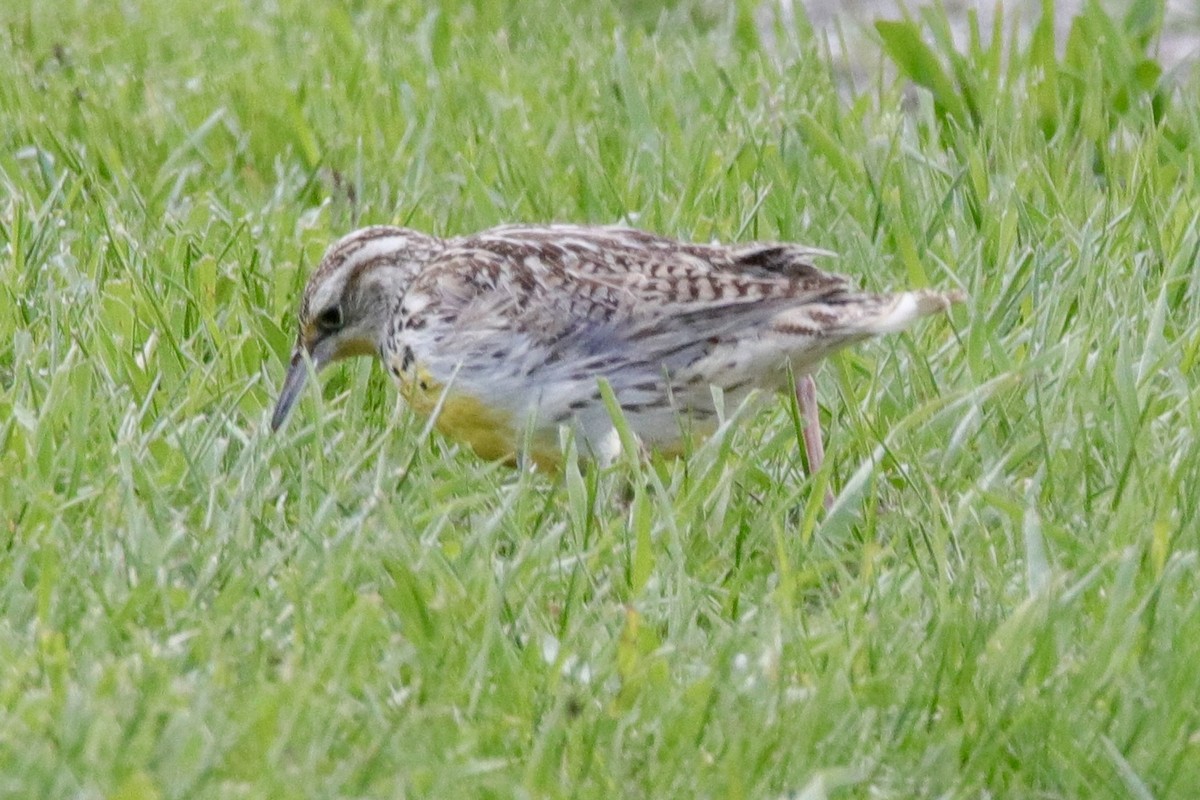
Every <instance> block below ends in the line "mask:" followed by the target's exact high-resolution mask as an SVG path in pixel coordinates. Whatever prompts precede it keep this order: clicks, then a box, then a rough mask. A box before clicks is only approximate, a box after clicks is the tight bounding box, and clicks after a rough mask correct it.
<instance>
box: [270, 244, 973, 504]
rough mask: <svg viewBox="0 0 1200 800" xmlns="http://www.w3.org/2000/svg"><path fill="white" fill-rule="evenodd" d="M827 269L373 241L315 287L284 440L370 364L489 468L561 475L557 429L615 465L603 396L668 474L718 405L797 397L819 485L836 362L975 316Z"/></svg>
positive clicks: (776, 258) (296, 353)
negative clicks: (328, 382) (307, 391)
mask: <svg viewBox="0 0 1200 800" xmlns="http://www.w3.org/2000/svg"><path fill="white" fill-rule="evenodd" d="M831 255H833V254H832V253H829V252H828V251H824V250H820V249H816V248H812V247H807V246H805V245H800V244H792V243H781V242H754V243H742V244H719V243H711V244H699V243H689V242H685V241H680V240H677V239H674V238H670V237H668V236H663V235H658V234H655V233H650V232H647V231H643V230H638V229H634V228H630V227H621V226H590V225H575V224H567V223H556V224H545V225H513V224H510V225H503V226H500V227H495V228H490V229H488V230H484V231H482V232H479V233H475V234H469V235H463V236H457V237H452V238H439V237H437V236H433V235H430V234H426V233H421V232H418V231H414V230H410V229H407V228H402V227H395V226H388V225H376V226H371V227H366V228H361V229H359V230H356V231H354V232H352V233H350V234H348V235H346V236H344V237H343V238H341V239H339V240H338V241H336V242H334V243H333V244H332V245H331V246H330V247H329V249H328V250H327V251H326V253H325V255H324V257H323V258H322V259H321V261H320V263H319V265H318V266H317V267H316V269H315V270H314V271H313V272H312V274H311V276H310V277H309V279H308V283H307V285H306V287H305V290H304V293H303V297H302V298H301V301H300V307H299V314H298V323H299V332H298V335H297V338H296V343H295V346H294V348H293V350H292V353H291V359H290V362H289V365H288V368H287V373H286V375H285V377H284V380H283V385H282V388H281V390H280V394H279V398H278V401H277V403H276V405H275V409H274V413H273V415H272V417H271V422H270V424H271V428H272V430H278V429H279V428H280V427H281V426H282V425H283V423H284V421H285V420H286V418H287V417H288V415H289V413H290V412H291V410H292V408H293V406H294V405H295V404H296V401H297V399H298V398H299V397H300V395H301V392H302V389H303V387H304V385H305V382H306V379H307V376H308V374H309V370H310V368H311V370H312V371H313V372H314V373H316V372H319V371H320V370H322V369H324V368H325V367H327V366H328V365H330V364H332V363H334V362H337V361H340V360H342V359H346V358H351V357H356V356H371V357H376V358H378V359H379V360H380V361H381V362H382V363H383V364H384V365H385V366H386V368H387V369H388V370H389V371H390V372H391V373H392V375H393V376H394V378H395V381H396V384H397V386H398V388H399V393H400V395H401V396H402V397H403V398H404V400H405V401H406V402H407V404H408V406H409V407H410V408H411V409H412V410H413V411H415V412H416V413H418V414H419V415H422V416H424V417H426V418H432V423H431V424H432V425H433V427H435V428H436V429H438V430H439V431H441V432H442V433H443V434H445V435H446V436H448V437H450V438H451V439H455V440H458V441H461V442H464V443H466V444H467V445H469V446H470V448H471V449H473V450H474V451H475V453H477V454H478V455H479V456H480V457H482V458H484V459H491V460H498V461H506V462H509V463H513V464H521V465H524V464H532V465H536V467H538V468H541V469H543V470H548V471H554V470H557V469H558V468H559V467H560V466H561V459H562V452H563V449H564V448H563V446H562V443H561V438H560V430H561V428H562V427H563V426H566V427H567V428H568V429H569V432H570V433H571V435H573V436H574V437H575V442H576V444H577V448H576V451H577V452H578V454H579V455H580V456H583V457H586V458H589V459H593V460H595V461H597V462H599V463H601V464H607V463H611V462H612V461H613V460H614V459H615V458H617V457H618V456H619V454H620V452H621V451H622V444H621V440H620V434H619V431H618V428H617V425H616V423H615V422H614V418H613V414H612V413H611V411H610V409H609V408H608V406H607V405H606V403H605V402H604V391H603V386H602V382H607V385H608V388H609V389H610V390H611V396H612V397H614V398H615V399H616V401H617V404H618V405H619V406H620V409H621V413H622V415H623V416H624V418H625V420H626V422H627V424H628V429H629V430H630V431H632V432H633V434H634V435H635V436H636V438H637V440H638V441H639V442H640V445H641V447H643V448H645V449H646V450H648V451H654V452H661V453H665V454H678V453H679V452H680V451H681V449H682V447H683V442H685V441H686V440H687V439H688V438H690V437H693V436H696V435H699V436H703V435H705V434H708V433H711V432H712V431H713V430H715V428H716V426H717V423H718V416H719V415H718V410H717V407H716V406H717V403H716V400H715V399H714V397H715V394H714V391H713V387H718V388H719V389H720V390H721V394H723V397H724V402H725V404H726V405H730V404H737V403H740V402H742V401H743V400H745V399H746V398H747V397H750V396H751V395H753V394H757V395H759V396H762V395H768V396H769V394H770V393H771V392H784V391H789V390H793V391H795V394H796V398H797V403H798V406H799V409H800V412H801V415H802V421H803V425H802V436H803V439H804V445H805V448H806V455H807V458H808V466H809V470H810V472H815V471H816V470H817V469H819V467H820V463H821V461H822V459H823V457H824V456H823V453H824V445H823V441H822V438H821V434H820V426H819V417H818V407H817V399H816V391H815V385H814V383H813V379H812V373H813V372H814V370H815V369H816V368H817V367H818V366H819V364H820V362H821V361H822V359H824V358H825V357H826V356H828V355H830V354H831V353H833V352H835V351H837V350H839V349H841V348H844V347H847V346H850V345H852V344H854V343H856V342H860V341H862V340H864V339H867V338H870V337H873V336H877V335H881V334H887V333H894V332H898V331H900V330H903V329H904V328H906V327H908V326H909V324H910V323H912V322H914V321H915V320H917V319H919V318H921V317H924V316H928V315H932V314H936V313H939V312H944V311H946V310H948V309H949V308H950V307H951V306H952V305H953V304H955V303H958V302H961V301H962V300H963V299H964V298H965V295H964V294H963V292H961V291H958V290H950V291H937V290H932V289H917V290H911V291H900V292H895V293H874V292H868V291H860V290H858V289H856V288H855V287H854V286H853V284H852V283H851V281H850V279H849V278H847V277H846V276H843V275H839V274H835V273H831V272H826V271H823V270H821V269H819V268H817V267H816V266H814V263H813V262H814V261H815V260H816V259H818V258H820V257H822V256H831ZM826 502H827V505H828V502H829V498H828V497H827V499H826Z"/></svg>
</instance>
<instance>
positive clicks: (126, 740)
mask: <svg viewBox="0 0 1200 800" xmlns="http://www.w3.org/2000/svg"><path fill="white" fill-rule="evenodd" d="M591 5H592V4H584V3H578V4H577V6H578V7H577V8H569V7H568V8H564V7H562V6H561V5H560V4H559V3H557V2H552V0H534V1H533V2H525V3H494V4H488V3H469V2H446V3H444V4H443V8H442V10H441V11H440V12H434V11H430V10H427V9H426V8H425V4H421V3H415V2H413V3H386V2H368V1H365V0H364V2H354V3H301V2H293V0H281V2H265V1H264V2H258V1H257V0H254V1H251V2H243V1H242V0H206V2H193V1H192V0H178V1H177V2H172V3H151V2H123V3H107V4H104V3H90V4H85V3H72V2H68V1H67V0H37V2H34V1H33V0H16V2H11V3H7V4H6V5H5V7H4V9H3V10H2V11H0V122H2V124H0V246H2V251H0V252H2V255H0V459H2V461H0V478H2V479H0V796H4V797H39V798H57V797H80V798H114V799H115V798H122V799H125V798H128V799H130V800H132V799H133V798H195V797H212V798H237V797H272V798H290V797H297V798H299V797H306V798H307V797H313V798H318V797H319V798H324V797H329V798H332V797H379V798H385V797H386V798H393V797H458V796H465V797H471V796H483V797H496V798H509V797H605V798H607V797H648V796H653V797H693V796H695V797H783V796H795V797H804V798H820V797H825V796H829V797H834V798H838V797H873V798H874V797H895V798H909V797H934V796H945V797H980V796H995V797H1063V798H1076V797H1131V796H1132V797H1191V796H1193V795H1194V791H1195V787H1196V786H1198V785H1200V670H1198V669H1197V668H1196V665H1197V664H1198V663H1200V635H1198V634H1200V586H1198V583H1200V578H1198V574H1200V564H1198V563H1197V562H1198V552H1200V536H1198V531H1200V518H1198V513H1197V512H1198V505H1200V491H1197V488H1196V487H1197V486H1200V447H1198V446H1197V430H1200V391H1198V390H1197V388H1198V387H1197V384H1198V382H1200V381H1198V373H1197V370H1198V366H1197V355H1198V353H1200V288H1198V287H1200V261H1198V256H1197V253H1198V251H1200V232H1198V217H1200V184H1198V172H1197V164H1196V161H1195V157H1194V153H1195V143H1196V142H1197V141H1200V112H1198V111H1197V108H1198V106H1197V102H1196V100H1197V96H1198V92H1200V83H1197V82H1196V81H1195V80H1192V79H1184V81H1183V82H1182V83H1181V84H1180V85H1178V86H1176V85H1173V84H1171V83H1169V82H1167V81H1164V80H1163V79H1162V78H1161V76H1160V75H1159V71H1158V69H1157V64H1156V63H1155V62H1154V61H1153V57H1152V56H1153V49H1152V42H1153V38H1154V31H1155V25H1156V24H1157V23H1156V22H1155V20H1154V18H1153V15H1152V14H1151V15H1150V16H1147V13H1146V11H1147V8H1150V9H1151V11H1152V10H1153V9H1152V4H1147V3H1138V4H1135V11H1136V12H1137V13H1131V15H1130V17H1129V19H1125V20H1121V19H1111V18H1109V17H1107V16H1105V15H1104V14H1103V13H1102V12H1101V11H1100V10H1099V8H1098V7H1096V6H1089V8H1088V10H1087V11H1086V12H1085V14H1084V15H1083V16H1081V18H1080V20H1079V21H1077V25H1076V26H1075V28H1074V29H1073V32H1072V37H1073V43H1072V44H1069V45H1066V46H1065V47H1063V46H1060V47H1059V48H1057V49H1056V48H1055V46H1054V42H1053V41H1052V39H1051V38H1049V37H1050V36H1051V29H1050V28H1048V27H1047V26H1045V25H1043V26H1040V27H1039V28H1038V29H1037V30H1036V31H1035V33H1034V35H1033V36H1032V38H1031V39H1030V37H1024V38H1022V37H1018V36H1016V35H1014V33H1013V31H1011V30H1010V29H1009V28H1008V27H1006V26H1005V25H1003V24H1002V25H1000V26H998V27H997V30H996V31H995V38H991V37H990V36H989V35H986V34H985V35H982V36H979V37H977V38H976V39H975V41H974V42H967V43H965V44H964V43H959V44H958V45H955V44H954V43H953V41H952V40H951V38H950V37H949V35H948V32H947V31H946V30H945V19H944V17H943V16H941V15H940V14H939V13H931V14H926V15H925V16H923V17H919V18H914V19H913V20H910V21H909V22H908V23H905V24H900V25H891V26H888V25H884V26H881V27H880V28H879V33H880V36H881V37H882V41H883V43H884V46H885V52H886V53H887V54H888V56H889V57H890V58H891V59H892V60H893V61H894V64H895V65H896V66H898V67H899V69H900V71H901V73H902V74H904V75H909V76H911V77H912V79H913V80H915V81H916V82H917V83H919V84H921V85H923V86H928V87H929V88H930V90H931V91H930V92H928V93H926V92H919V93H917V94H916V96H915V101H913V100H912V99H911V96H910V99H909V100H905V95H904V92H903V90H904V86H903V83H902V81H900V80H894V79H893V77H892V76H893V75H894V68H891V69H889V68H888V67H887V65H885V64H884V63H883V61H882V57H880V63H879V64H878V65H877V66H876V67H875V68H874V70H873V72H874V74H875V75H876V76H877V78H876V79H875V80H874V81H873V82H871V83H870V84H869V85H859V86H845V85H840V84H839V80H838V78H837V75H838V74H839V72H838V70H837V69H836V68H835V66H834V65H833V63H832V62H831V58H830V57H829V56H828V55H827V54H826V52H825V51H824V48H823V46H821V45H819V44H817V43H814V42H813V39H812V37H811V36H810V35H809V33H808V32H807V31H806V30H804V29H803V26H801V29H800V30H798V31H779V32H777V33H778V34H779V35H778V36H776V37H775V38H776V40H777V41H781V42H789V41H792V42H800V43H801V44H799V45H789V46H786V47H784V48H783V49H782V50H778V51H767V50H766V49H764V46H763V45H762V44H761V43H760V42H759V40H758V35H757V33H756V31H755V27H754V25H753V24H752V22H751V20H752V18H753V7H752V4H750V3H742V4H740V5H738V6H737V8H736V9H735V10H731V11H729V12H728V13H726V12H725V11H724V10H722V9H723V6H722V5H721V4H710V3H702V2H699V0H697V2H695V3H692V2H687V1H686V0H680V2H677V3H671V4H669V5H668V6H666V7H664V8H657V7H648V6H647V4H644V3H632V2H627V3H623V4H618V5H613V6H608V5H605V4H596V5H597V7H595V8H592V7H590V6H591ZM731 8H732V6H731ZM988 42H991V44H989V43H988ZM1060 44H1065V43H1060ZM1148 46H1150V49H1148ZM889 63H890V62H889ZM624 218H631V219H636V221H637V224H639V225H640V226H643V227H646V228H649V229H652V230H656V231H660V232H664V233H668V234H673V235H679V236H683V237H690V238H699V239H709V238H712V237H719V238H721V239H724V240H750V239H753V238H762V239H777V238H778V239H799V240H802V241H807V242H810V243H812V244H815V245H819V246H822V247H827V248H830V249H834V250H837V251H840V252H841V254H842V257H841V259H840V260H839V261H838V262H837V263H836V265H835V266H836V268H838V269H839V270H841V271H844V272H848V273H851V274H853V275H855V276H857V277H858V279H859V280H860V281H861V282H862V283H863V284H864V285H866V286H869V287H873V288H880V289H883V288H896V287H901V286H909V285H936V286H944V287H962V288H964V289H966V290H967V291H968V292H969V294H970V301H969V302H968V303H967V304H966V305H965V306H964V307H962V308H959V309H956V310H955V312H954V313H953V314H952V315H951V317H950V319H949V320H932V321H929V322H927V323H924V324H922V325H920V326H918V328H917V329H916V330H915V331H913V332H912V333H911V334H906V335H904V336H900V337H895V338H893V339H890V340H886V341H881V342H876V343H871V344H867V345H864V346H862V347H859V348H857V349H856V350H855V351H853V352H851V353H848V354H846V355H844V356H842V357H839V358H838V359H836V360H835V361H833V362H832V363H831V364H829V365H828V366H827V367H826V368H825V369H824V370H823V371H822V372H821V374H820V375H819V386H820V391H821V397H822V401H823V404H824V407H825V409H826V419H825V420H824V422H825V430H826V434H827V438H828V440H829V451H830V452H829V461H828V468H827V469H826V470H824V471H822V472H821V473H820V474H819V475H817V476H816V477H815V478H810V477H808V476H806V475H805V474H804V470H803V467H802V463H801V462H802V459H801V458H800V455H799V453H800V449H799V447H798V444H797V437H796V429H795V425H794V424H793V419H792V416H791V414H790V412H789V409H788V408H787V406H786V404H785V403H782V402H781V403H779V404H778V406H777V408H776V409H775V410H774V411H772V412H768V413H763V414H760V415H758V416H748V415H745V414H740V415H739V414H736V413H734V410H733V409H730V416H731V423H730V425H729V426H728V427H727V428H724V429H723V430H722V432H721V434H720V435H719V436H718V437H716V438H715V439H714V440H711V441H709V442H708V443H705V444H703V445H699V446H697V447H696V449H695V452H694V453H693V454H692V455H691V456H690V457H689V458H688V459H686V460H684V461H679V462H672V463H662V464H645V463H641V462H640V461H638V460H637V459H635V458H631V459H628V460H626V461H624V462H622V463H621V464H619V465H617V466H616V467H614V468H613V469H612V470H610V471H608V472H605V473H603V474H597V473H596V472H591V471H584V472H582V473H580V472H578V471H568V472H566V474H564V475H563V476H561V477H559V478H557V479H552V478H546V477H544V476H538V475H529V474H518V473H514V472H512V471H509V470H506V469H503V468H500V467H497V466H495V465H490V464H485V463H481V462H479V461H478V460H476V459H474V458H472V457H471V456H470V455H469V454H467V453H464V452H462V451H461V450H460V449H459V448H457V447H456V446H454V445H453V444H452V443H449V442H447V441H444V440H442V439H440V438H438V437H437V436H430V435H428V433H427V432H425V430H424V428H423V425H422V424H421V423H420V422H418V421H416V420H414V419H412V418H411V417H410V416H409V415H408V414H407V413H406V412H405V411H404V410H403V409H401V408H399V407H398V405H397V400H396V396H395V392H394V391H393V390H392V388H391V387H390V386H389V385H388V383H387V381H386V380H385V379H384V377H383V376H381V375H380V374H378V372H377V371H374V370H372V369H371V368H370V367H369V366H368V365H367V364H365V363H363V364H356V365H351V366H349V367H347V368H345V369H340V370H334V371H332V373H333V374H331V375H330V377H329V379H328V380H327V381H326V382H325V385H324V389H323V391H321V392H318V391H316V390H312V391H309V392H308V393H306V396H305V400H304V402H303V403H302V404H301V406H300V408H299V409H298V410H297V411H298V413H297V414H296V415H295V418H294V419H292V420H291V422H290V424H289V426H288V427H287V428H286V429H285V431H284V432H283V433H282V434H281V435H276V436H272V435H270V434H269V432H268V429H267V425H266V422H267V419H268V415H269V411H270V405H271V403H272V402H273V399H274V393H275V391H276V390H277V389H278V386H279V383H280V381H281V378H282V373H283V369H284V359H285V358H286V356H287V353H288V349H289V346H290V343H291V339H292V336H293V330H292V324H293V314H294V304H295V301H296V298H297V295H298V292H299V289H300V287H301V286H302V285H303V282H304V279H305V276H306V274H307V271H308V270H309V269H310V268H311V267H312V266H313V264H314V262H315V261H316V260H317V259H318V258H319V257H320V254H321V252H322V250H323V248H324V247H325V246H326V245H327V244H328V243H329V242H330V241H331V240H332V239H333V238H335V237H336V236H338V235H340V234H342V233H344V232H346V231H347V230H349V229H351V228H352V227H354V226H355V225H358V224H366V223H373V222H397V223H403V224H408V225H411V226H413V227H417V228H420V229H424V230H430V231H434V232H438V233H447V234H450V233H462V232H468V231H471V230H475V229H479V228H482V227H485V226H488V225H492V224H494V223H499V222H504V221H538V220H551V219H559V220H573V221H589V222H611V221H614V220H620V219H624ZM826 483H828V485H831V486H833V487H834V488H835V490H836V491H838V493H839V498H838V504H837V507H836V508H835V510H834V511H833V513H831V514H829V515H826V514H824V513H823V512H822V511H821V510H820V508H819V505H820V503H819V499H820V495H821V491H820V489H821V486H822V485H824V484H826ZM630 487H632V488H630ZM623 494H624V495H625V496H626V499H625V500H622V499H620V498H621V496H622V495H623Z"/></svg>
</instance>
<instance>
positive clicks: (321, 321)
mask: <svg viewBox="0 0 1200 800" xmlns="http://www.w3.org/2000/svg"><path fill="white" fill-rule="evenodd" d="M317 327H318V328H320V329H321V330H323V331H324V332H325V333H334V332H335V331H339V330H341V329H342V307H341V306H330V307H329V308H327V309H325V310H324V311H322V312H321V313H320V314H318V315H317Z"/></svg>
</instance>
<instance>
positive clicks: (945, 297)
mask: <svg viewBox="0 0 1200 800" xmlns="http://www.w3.org/2000/svg"><path fill="white" fill-rule="evenodd" d="M881 299H884V298H881ZM886 299H889V300H891V301H892V302H891V304H890V306H889V307H885V308H882V309H880V311H879V312H877V313H872V314H866V315H864V316H863V317H862V318H861V319H860V321H859V327H860V330H861V331H862V332H863V333H867V334H872V335H880V334H885V333H898V332H899V331H902V330H904V329H905V328H907V327H908V326H909V325H911V324H912V323H913V322H914V321H916V320H918V319H920V318H921V317H927V316H929V315H931V314H938V313H941V312H943V311H948V310H949V309H950V306H952V305H954V304H955V303H961V302H963V301H964V300H965V299H966V295H965V294H964V293H963V292H961V291H957V290H955V291H950V292H938V291H934V290H932V289H921V290H918V291H913V292H900V293H898V294H894V295H892V296H891V297H889V298H886Z"/></svg>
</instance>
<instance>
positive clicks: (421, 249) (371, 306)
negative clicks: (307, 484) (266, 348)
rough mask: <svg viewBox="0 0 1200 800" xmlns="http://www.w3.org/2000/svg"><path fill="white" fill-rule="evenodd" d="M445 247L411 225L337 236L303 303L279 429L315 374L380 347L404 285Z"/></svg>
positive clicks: (274, 419)
mask: <svg viewBox="0 0 1200 800" xmlns="http://www.w3.org/2000/svg"><path fill="white" fill-rule="evenodd" d="M441 249H442V243H441V241H440V240H438V239H436V238H434V237H432V236H427V235H425V234H423V233H417V232H416V231H410V230H407V229H405V228H394V227H388V226H375V227H370V228H363V229H361V230H358V231H355V232H354V233H351V234H349V235H348V236H345V237H343V238H342V239H340V240H338V241H337V242H335V243H334V244H333V245H332V246H331V247H330V248H329V250H328V251H326V253H325V257H324V258H322V259H321V263H320V265H319V266H318V267H317V268H316V270H314V271H313V274H312V276H311V277H310V278H309V279H308V286H307V287H305V289H304V297H303V299H302V300H301V301H300V314H299V323H300V331H299V333H298V335H297V336H296V346H295V347H294V348H293V349H292V358H291V363H290V364H289V366H288V371H287V377H285V378H284V381H283V389H282V390H281V391H280V393H279V401H278V402H277V403H276V404H275V413H274V414H272V416H271V429H272V430H278V429H279V426H280V425H282V424H283V421H284V420H285V419H287V416H288V413H289V412H290V411H291V410H292V406H293V405H295V403H296V400H297V399H299V397H300V391H301V390H302V389H303V388H304V382H305V379H306V378H307V376H308V367H307V365H306V364H305V360H309V361H311V362H312V365H313V369H314V371H320V370H321V369H323V368H324V367H326V366H328V365H329V364H332V363H333V362H335V361H339V360H341V359H343V358H350V357H352V356H370V355H376V354H377V353H378V352H379V347H380V344H381V341H382V338H383V336H384V335H385V333H386V330H387V325H388V319H389V317H390V316H391V313H392V308H393V307H394V305H395V303H396V301H397V299H398V298H399V297H400V296H401V295H402V294H403V293H404V288H405V287H406V286H407V285H408V284H409V282H410V281H412V279H413V278H414V277H415V276H416V274H417V273H418V272H419V271H420V269H421V268H422V267H423V266H424V264H425V263H426V262H427V261H429V259H431V258H432V257H433V256H435V255H436V254H437V253H438V252H439V251H440V250H441Z"/></svg>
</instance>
